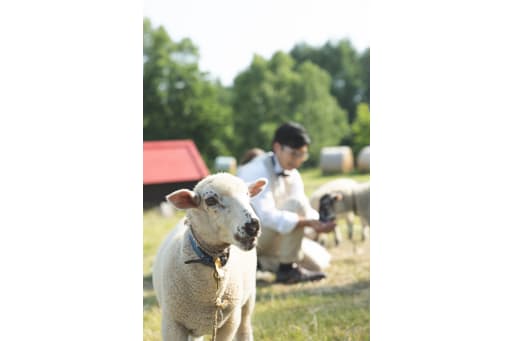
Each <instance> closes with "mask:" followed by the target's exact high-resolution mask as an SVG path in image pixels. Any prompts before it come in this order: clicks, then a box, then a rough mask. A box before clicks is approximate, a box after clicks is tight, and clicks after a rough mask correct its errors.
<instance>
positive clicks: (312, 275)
mask: <svg viewBox="0 0 512 341" xmlns="http://www.w3.org/2000/svg"><path fill="white" fill-rule="evenodd" d="M322 278H325V274H324V273H323V272H320V271H311V270H308V269H304V268H303V267H300V266H298V265H297V264H294V265H293V267H292V268H291V269H290V270H279V271H278V272H277V274H276V282H277V283H283V284H295V283H299V282H310V281H318V280H321V279H322Z"/></svg>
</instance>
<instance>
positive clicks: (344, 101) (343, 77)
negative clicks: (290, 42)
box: [290, 39, 370, 123]
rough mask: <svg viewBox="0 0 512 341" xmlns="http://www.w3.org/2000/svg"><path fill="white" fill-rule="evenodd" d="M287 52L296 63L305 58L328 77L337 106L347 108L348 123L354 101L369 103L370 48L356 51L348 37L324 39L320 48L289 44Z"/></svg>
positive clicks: (354, 110)
mask: <svg viewBox="0 0 512 341" xmlns="http://www.w3.org/2000/svg"><path fill="white" fill-rule="evenodd" d="M290 54H291V55H292V57H293V58H294V59H295V60H296V61H297V62H299V63H302V62H304V61H306V60H309V61H311V62H313V63H315V64H316V65H318V66H320V67H321V68H322V69H324V70H326V71H327V72H328V73H329V75H330V76H331V93H332V94H333V95H334V96H335V97H336V99H337V101H338V104H339V106H340V107H341V108H344V109H346V110H347V111H348V115H349V122H350V123H352V122H353V121H354V118H355V112H356V107H357V104H359V103H361V102H363V101H364V102H366V103H370V91H369V87H370V67H369V66H370V64H369V63H370V49H369V48H368V49H366V50H365V51H364V53H363V54H361V55H360V54H359V53H358V52H357V51H356V50H355V49H354V47H353V46H352V44H351V42H350V40H347V39H345V40H340V41H339V42H337V43H334V42H327V43H326V44H324V45H323V46H322V47H320V48H314V47H312V46H310V45H308V44H306V43H300V44H297V45H295V46H294V47H293V49H292V50H291V52H290Z"/></svg>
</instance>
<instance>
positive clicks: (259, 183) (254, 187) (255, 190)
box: [248, 178, 268, 198]
mask: <svg viewBox="0 0 512 341" xmlns="http://www.w3.org/2000/svg"><path fill="white" fill-rule="evenodd" d="M267 183H268V181H267V179H265V178H259V179H258V180H256V181H254V182H253V183H251V184H249V185H248V187H249V196H250V197H251V198H252V197H254V196H256V195H258V194H259V193H260V192H261V191H263V190H264V189H265V186H266V185H267Z"/></svg>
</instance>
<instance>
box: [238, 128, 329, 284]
mask: <svg viewBox="0 0 512 341" xmlns="http://www.w3.org/2000/svg"><path fill="white" fill-rule="evenodd" d="M310 142H311V140H310V138H309V136H308V134H307V132H306V130H305V129H304V127H302V126H301V125H300V124H297V123H294V122H289V123H285V124H283V125H281V126H280V127H279V128H278V129H277V130H276V131H275V134H274V139H273V141H272V151H271V152H268V153H264V154H262V155H259V156H257V157H256V158H254V159H253V160H251V161H250V162H249V163H247V164H245V165H243V166H241V167H240V168H239V169H238V173H237V175H238V176H239V177H240V178H242V179H243V180H245V181H246V182H251V181H254V180H256V179H258V178H261V177H264V178H267V179H268V181H269V183H268V185H267V187H266V189H265V190H264V191H263V192H262V193H261V194H260V195H259V196H258V197H255V198H254V199H253V200H252V206H253V207H254V210H255V212H256V214H257V215H258V217H259V218H260V221H261V226H262V233H261V236H260V238H259V239H258V244H257V253H258V266H259V267H260V269H261V270H265V271H272V272H275V273H276V281H277V282H280V283H286V284H293V283H298V282H306V281H315V280H319V279H322V278H325V277H326V275H325V273H323V272H322V271H321V270H322V269H323V268H325V267H326V266H327V264H328V259H327V261H326V258H329V254H328V253H327V251H326V250H325V249H324V248H323V247H322V246H321V245H320V244H318V243H315V242H313V241H311V240H309V239H307V240H306V239H304V238H305V237H304V227H306V226H309V227H311V228H313V229H314V230H315V231H316V232H318V233H325V232H330V231H332V230H333V229H334V227H335V222H321V221H320V220H318V218H319V215H318V212H317V211H315V210H314V209H313V208H312V207H311V206H310V204H309V200H308V199H307V198H306V195H305V193H304V183H303V181H302V178H301V176H300V174H299V172H298V170H297V168H299V167H300V166H301V165H302V163H303V162H304V161H306V160H307V158H308V146H309V144H310Z"/></svg>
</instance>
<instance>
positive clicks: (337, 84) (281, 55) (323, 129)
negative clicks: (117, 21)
mask: <svg viewBox="0 0 512 341" xmlns="http://www.w3.org/2000/svg"><path fill="white" fill-rule="evenodd" d="M143 37H144V45H143V46H144V49H143V53H144V79H143V81H144V83H143V90H144V97H143V105H144V113H143V134H144V140H166V139H193V140H194V142H195V143H196V145H197V147H198V149H199V152H200V153H201V155H202V156H203V158H204V159H205V161H206V163H207V164H208V165H209V166H210V167H211V166H212V165H213V160H214V159H215V157H216V156H219V155H232V156H235V157H237V158H239V157H240V156H242V154H243V153H244V152H245V151H246V150H247V149H250V148H253V147H259V148H262V149H267V150H268V149H270V147H271V140H272V137H273V135H274V131H275V129H276V128H277V127H278V126H279V125H280V124H281V123H283V122H286V121H296V122H299V123H302V124H303V125H304V126H305V127H306V129H307V131H308V133H309V134H310V136H311V139H312V144H311V146H310V148H309V149H310V154H311V157H310V160H309V161H308V162H307V164H306V165H316V164H317V162H318V159H319V154H320V149H321V148H322V147H324V146H332V145H338V144H340V142H343V141H348V142H347V143H344V144H349V145H352V147H354V149H355V151H356V150H357V151H358V150H359V149H360V148H361V146H363V145H366V144H369V136H370V135H369V119H370V115H369V99H370V88H369V78H370V70H369V63H370V50H369V49H367V50H365V51H364V52H363V53H362V54H361V55H359V54H358V53H357V51H355V50H354V49H353V47H352V45H351V44H350V42H349V41H348V40H343V41H340V42H338V43H332V42H328V43H326V44H325V45H324V46H322V47H321V48H313V47H311V46H309V45H307V44H298V45H296V46H295V47H294V48H293V49H292V51H291V52H290V53H285V52H282V51H278V52H276V53H275V54H274V55H273V56H272V57H271V58H270V59H269V60H266V59H265V58H263V57H261V56H258V55H255V56H254V58H253V60H252V62H251V64H250V65H249V66H248V67H247V69H246V70H245V71H243V72H241V73H239V74H238V76H237V77H236V78H235V81H234V85H233V86H232V87H223V86H222V85H221V84H220V83H219V81H212V80H211V79H210V78H209V75H208V74H207V73H205V72H201V71H200V70H199V67H198V61H199V51H198V48H197V47H196V46H195V45H194V44H193V42H192V41H191V40H190V39H187V38H185V39H182V40H181V41H174V40H172V39H171V37H169V35H168V34H167V32H166V31H165V29H164V28H163V27H161V26H160V27H152V25H151V22H150V20H149V19H147V18H145V19H144V35H143ZM361 103H364V104H361ZM366 103H368V104H366Z"/></svg>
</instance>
